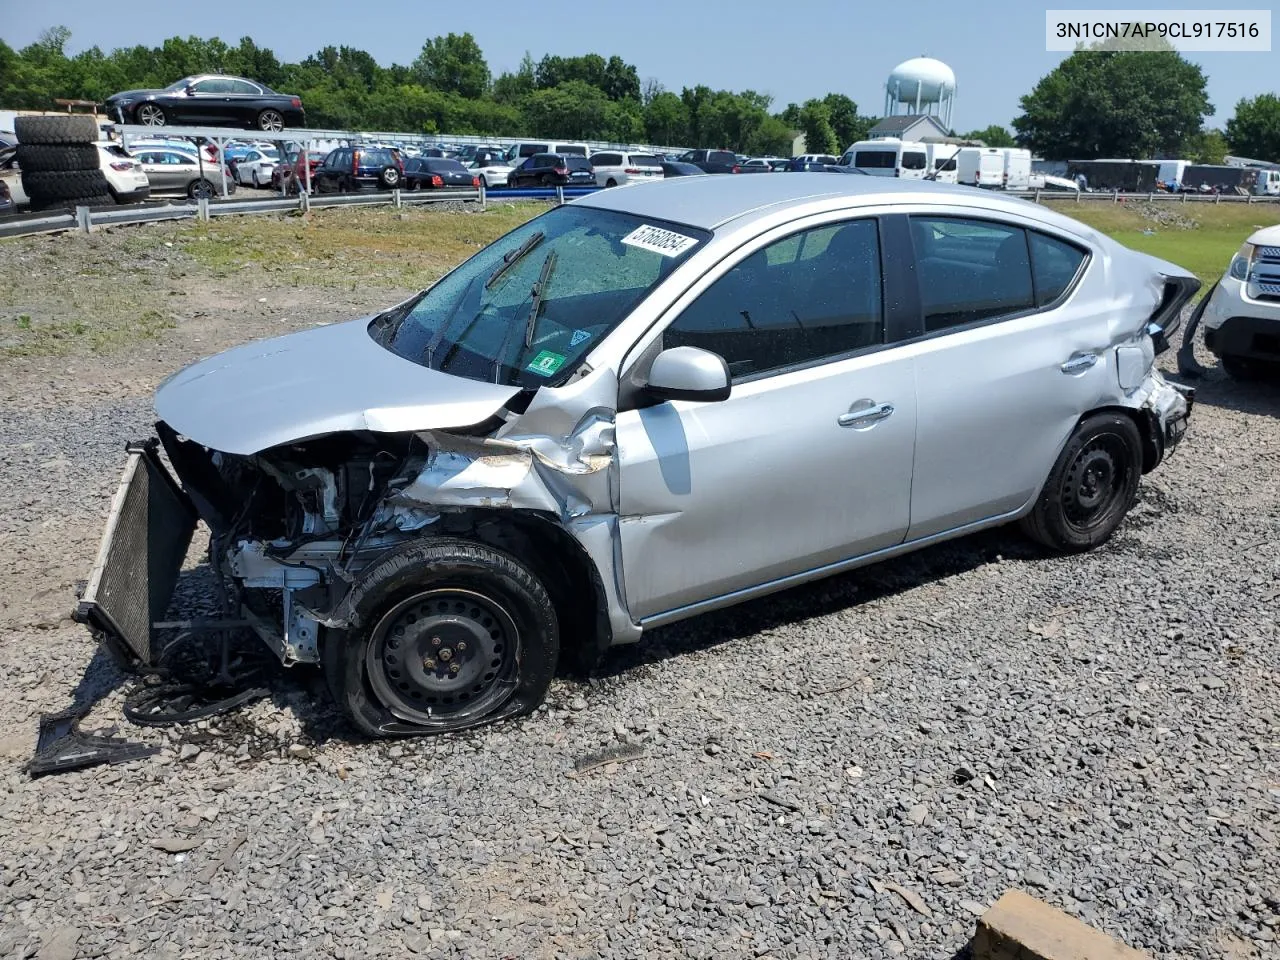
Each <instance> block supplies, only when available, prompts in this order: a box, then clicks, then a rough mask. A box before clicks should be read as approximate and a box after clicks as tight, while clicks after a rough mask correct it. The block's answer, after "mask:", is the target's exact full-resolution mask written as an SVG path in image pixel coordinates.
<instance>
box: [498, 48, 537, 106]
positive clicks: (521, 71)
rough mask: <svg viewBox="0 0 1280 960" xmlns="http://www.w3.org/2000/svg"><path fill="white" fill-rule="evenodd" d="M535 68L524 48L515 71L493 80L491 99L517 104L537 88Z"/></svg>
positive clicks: (531, 58)
mask: <svg viewBox="0 0 1280 960" xmlns="http://www.w3.org/2000/svg"><path fill="white" fill-rule="evenodd" d="M536 70H537V68H536V67H535V66H534V63H533V57H531V56H530V55H529V51H528V50H526V51H525V53H524V57H523V59H521V61H520V66H519V67H518V68H517V69H516V72H515V73H504V74H502V75H501V76H500V77H498V79H497V80H495V81H493V99H494V100H496V101H497V102H498V103H508V104H517V103H519V102H520V100H521V98H523V97H524V96H526V95H527V94H530V93H533V91H534V90H535V89H537V86H538V82H537V75H536Z"/></svg>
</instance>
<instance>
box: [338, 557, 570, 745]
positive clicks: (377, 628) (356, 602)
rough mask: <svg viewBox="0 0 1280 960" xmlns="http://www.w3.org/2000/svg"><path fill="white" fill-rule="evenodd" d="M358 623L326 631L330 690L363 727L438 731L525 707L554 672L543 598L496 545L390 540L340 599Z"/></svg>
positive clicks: (550, 615) (554, 642)
mask: <svg viewBox="0 0 1280 960" xmlns="http://www.w3.org/2000/svg"><path fill="white" fill-rule="evenodd" d="M344 607H345V608H346V609H347V611H348V613H347V615H348V616H349V617H350V618H351V620H352V622H353V623H355V624H356V626H354V627H353V628H352V629H350V630H348V631H346V632H345V633H344V632H339V631H331V632H327V633H326V635H325V640H324V650H323V651H322V654H323V660H324V664H325V673H326V677H327V680H328V683H329V686H330V689H331V690H332V691H333V692H334V693H335V694H336V695H337V697H338V702H339V704H340V705H341V706H342V708H343V710H344V711H345V712H346V714H347V716H348V718H349V719H350V720H351V722H352V724H353V725H354V726H355V727H356V728H357V729H358V730H360V732H362V733H364V734H366V735H368V736H373V737H386V736H404V735H409V734H423V733H445V732H449V731H454V730H462V729H466V728H468V727H473V726H476V725H478V724H482V723H488V722H491V721H494V720H499V719H503V718H506V717H513V716H517V715H519V714H523V713H528V712H529V711H531V710H533V709H534V708H536V707H537V706H538V704H539V703H541V702H542V698H543V697H544V696H545V695H546V691H547V687H548V686H549V685H550V683H551V678H552V677H553V676H554V674H555V668H556V661H557V658H558V654H559V627H558V624H557V621H556V615H555V609H554V607H553V605H552V603H551V599H550V597H549V596H548V594H547V591H546V589H545V588H544V587H543V585H542V583H541V581H539V580H538V579H537V577H535V576H534V575H533V573H531V572H530V571H529V570H528V569H527V568H526V567H525V566H524V565H523V564H521V563H520V562H519V561H518V560H516V559H515V558H514V557H512V556H510V555H509V554H506V553H504V552H502V551H500V550H497V549H494V548H492V547H489V546H487V545H486V544H482V543H476V542H472V541H467V540H456V539H452V538H446V537H439V538H430V539H426V540H422V541H419V542H417V543H414V544H410V545H408V546H406V547H404V548H401V549H400V550H397V551H394V552H392V553H391V554H389V555H388V556H387V557H385V558H384V559H382V560H380V561H379V562H377V563H376V564H374V565H373V566H372V567H371V568H370V569H369V570H368V571H366V572H365V573H363V574H362V575H361V578H360V580H359V581H358V582H357V583H356V584H355V585H354V586H353V587H352V590H351V593H350V595H349V596H348V598H347V600H346V601H345V602H344Z"/></svg>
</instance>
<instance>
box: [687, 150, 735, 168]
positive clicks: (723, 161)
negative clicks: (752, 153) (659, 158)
mask: <svg viewBox="0 0 1280 960" xmlns="http://www.w3.org/2000/svg"><path fill="white" fill-rule="evenodd" d="M680 162H681V163H692V164H693V165H694V166H695V167H698V168H699V169H700V170H701V171H702V172H703V173H740V172H741V169H742V168H741V167H740V166H739V164H738V157H737V155H736V154H733V153H730V152H729V151H728V150H689V151H686V152H685V153H682V154H681V155H680Z"/></svg>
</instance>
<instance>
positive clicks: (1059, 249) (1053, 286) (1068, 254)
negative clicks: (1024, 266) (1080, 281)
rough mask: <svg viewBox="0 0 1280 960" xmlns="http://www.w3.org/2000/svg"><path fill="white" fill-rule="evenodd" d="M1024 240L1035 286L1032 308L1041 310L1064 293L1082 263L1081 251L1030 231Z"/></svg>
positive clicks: (1055, 239)
mask: <svg viewBox="0 0 1280 960" xmlns="http://www.w3.org/2000/svg"><path fill="white" fill-rule="evenodd" d="M1027 237H1028V239H1029V241H1030V246H1031V273H1032V276H1033V277H1034V278H1035V282H1036V305H1037V306H1041V307H1043V306H1045V305H1047V304H1050V303H1053V302H1054V301H1055V300H1057V299H1058V298H1059V297H1061V296H1062V295H1063V294H1064V293H1066V292H1067V288H1068V287H1070V286H1071V282H1072V281H1073V280H1074V279H1075V278H1076V274H1077V273H1079V272H1080V265H1081V264H1082V263H1084V251H1083V250H1081V249H1080V248H1079V247H1077V246H1074V245H1072V244H1070V243H1065V242H1063V241H1062V240H1058V239H1057V238H1055V237H1049V236H1046V235H1045V234H1043V233H1037V232H1036V231H1034V230H1032V231H1030V232H1029V233H1028V234H1027Z"/></svg>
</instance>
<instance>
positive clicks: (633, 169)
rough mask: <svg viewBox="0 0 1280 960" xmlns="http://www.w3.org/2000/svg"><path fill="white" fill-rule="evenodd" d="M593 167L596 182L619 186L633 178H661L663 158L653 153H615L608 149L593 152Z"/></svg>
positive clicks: (602, 184) (601, 184) (608, 185)
mask: <svg viewBox="0 0 1280 960" xmlns="http://www.w3.org/2000/svg"><path fill="white" fill-rule="evenodd" d="M591 167H592V169H593V170H595V172H596V183H598V184H599V185H600V186H602V187H617V186H620V185H621V184H624V183H628V182H629V181H631V180H661V179H662V158H661V157H658V156H655V155H654V154H652V153H615V152H614V151H612V150H606V151H603V152H601V153H597V154H593V155H592V157H591Z"/></svg>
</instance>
